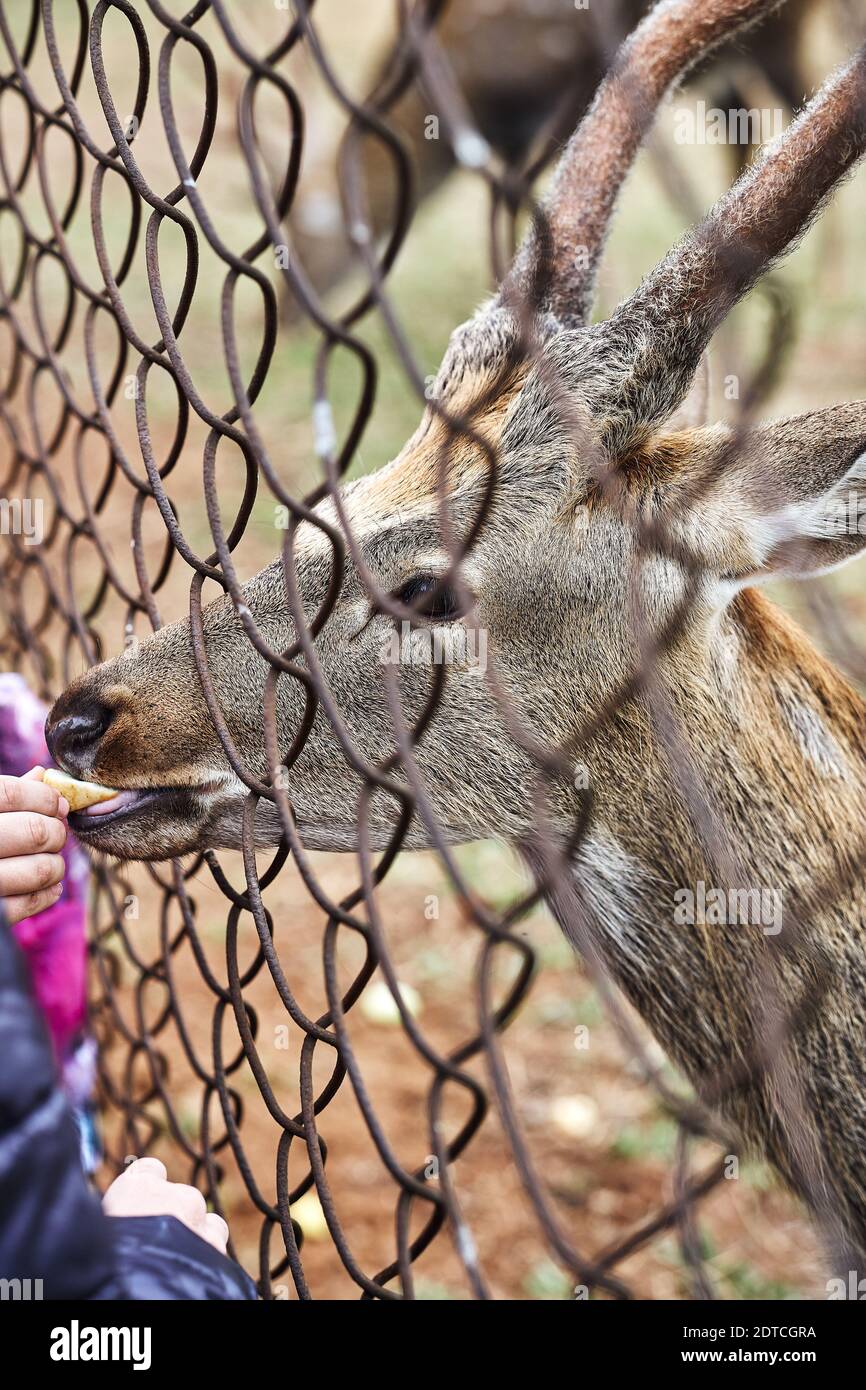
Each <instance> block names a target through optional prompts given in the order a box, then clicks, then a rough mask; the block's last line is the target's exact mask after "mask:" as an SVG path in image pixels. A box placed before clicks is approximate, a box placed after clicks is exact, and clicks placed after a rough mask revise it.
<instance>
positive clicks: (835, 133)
mask: <svg viewBox="0 0 866 1390" xmlns="http://www.w3.org/2000/svg"><path fill="white" fill-rule="evenodd" d="M864 151H866V45H864V47H863V48H861V49H860V51H859V53H858V54H857V56H856V57H855V58H854V59H852V61H851V62H850V63H849V65H848V66H847V67H845V68H843V69H842V70H841V72H839V73H838V74H837V75H836V76H835V77H833V78H831V79H830V80H829V81H828V82H827V83H826V84H825V86H824V87H823V88H822V89H821V91H820V92H819V93H818V95H817V96H816V97H815V98H814V99H813V101H812V102H811V103H810V104H809V105H808V106H807V107H806V108H805V110H804V111H803V112H802V114H801V115H800V116H799V117H798V119H797V120H796V121H795V122H794V123H793V124H792V125H791V126H790V127H789V129H788V130H787V131H786V132H785V134H784V135H782V136H781V137H780V138H779V139H778V140H777V141H776V142H774V144H773V145H771V146H769V147H768V149H767V152H766V153H765V155H764V157H763V158H762V159H760V160H759V161H758V162H757V164H756V165H755V166H754V167H753V169H751V170H749V171H748V172H747V173H745V174H744V175H743V176H742V177H741V178H740V179H739V180H738V182H737V183H735V184H734V186H733V188H732V189H731V190H730V192H729V193H728V194H727V195H726V196H725V197H724V198H722V199H721V200H720V201H719V202H718V203H717V204H716V206H715V207H714V208H713V209H712V211H711V212H710V213H709V215H708V216H707V217H706V218H705V219H704V221H703V222H701V223H699V224H698V226H697V227H695V228H693V229H692V231H691V232H689V233H688V234H687V235H686V236H685V237H684V238H683V240H682V241H681V242H680V243H679V244H678V245H677V246H676V247H675V248H674V249H673V251H671V252H669V254H668V255H667V256H666V257H665V259H664V260H663V261H661V262H660V263H659V265H658V266H656V268H655V270H653V271H652V272H651V273H650V274H649V275H648V276H647V278H646V279H645V280H644V281H643V283H642V284H641V285H640V286H639V287H638V289H637V290H636V292H635V293H634V294H633V295H632V296H631V298H630V299H628V300H626V301H625V303H624V304H622V305H621V306H620V308H619V309H618V310H617V311H616V313H615V314H614V315H613V316H612V318H611V319H610V320H609V322H608V323H607V324H604V325H600V326H599V327H600V331H601V332H602V333H603V334H604V336H605V338H606V340H607V342H608V350H609V351H610V350H611V349H612V350H613V354H614V355H615V356H616V357H617V358H618V359H619V362H620V364H621V367H622V373H623V375H622V377H621V378H620V381H619V383H618V385H617V387H616V389H615V392H614V393H613V398H609V399H607V400H605V401H594V402H593V410H594V412H595V413H596V414H597V415H599V416H600V417H603V418H604V419H605V431H606V434H607V436H608V438H607V443H608V445H609V447H610V449H611V450H612V452H613V453H614V454H620V455H621V454H622V453H623V451H625V450H626V449H627V448H628V447H629V446H630V445H631V444H633V443H634V442H635V441H636V440H637V439H639V438H640V437H641V436H642V435H645V434H646V433H647V432H648V431H649V430H650V429H651V428H652V427H653V425H655V424H658V423H659V422H661V421H663V420H665V419H666V418H667V417H668V416H669V415H670V413H671V412H672V411H673V410H674V409H675V408H676V407H677V406H678V405H679V403H680V402H681V401H682V399H683V398H684V396H685V395H686V392H687V391H688V388H689V386H690V384H691V382H692V380H693V378H694V374H695V371H696V369H697V365H698V363H699V361H700V357H701V353H702V352H703V350H704V348H705V347H706V346H707V343H708V342H709V340H710V338H711V337H712V335H713V333H714V332H715V330H716V328H718V326H719V324H720V323H721V322H722V320H723V319H724V318H725V316H726V315H727V314H728V312H729V311H730V310H731V309H732V308H733V306H734V305H735V304H736V303H737V301H738V300H739V299H741V298H742V296H743V295H744V294H745V293H746V292H747V290H749V289H750V288H751V286H752V285H753V284H754V283H755V281H756V280H757V279H758V278H759V277H760V276H761V275H763V274H764V272H765V271H767V270H768V269H769V268H770V267H771V266H772V265H773V263H774V262H775V261H776V260H777V259H778V258H779V257H780V256H781V255H783V254H784V253H785V252H786V251H788V250H790V249H791V247H792V246H794V245H795V244H796V242H797V241H798V240H799V239H800V237H801V236H802V235H803V234H804V233H805V231H806V230H807V228H808V227H809V226H810V224H811V223H812V221H813V220H814V218H815V217H816V216H817V214H818V212H819V211H820V209H821V207H822V204H823V203H824V202H825V200H826V198H827V197H828V195H829V193H830V192H831V191H832V189H833V188H834V187H835V185H836V184H837V183H838V182H839V180H840V179H842V178H843V177H844V176H845V174H846V173H848V171H849V170H850V169H851V168H852V167H853V166H854V164H855V163H856V162H857V161H858V160H859V159H860V158H861V156H862V155H863V153H864Z"/></svg>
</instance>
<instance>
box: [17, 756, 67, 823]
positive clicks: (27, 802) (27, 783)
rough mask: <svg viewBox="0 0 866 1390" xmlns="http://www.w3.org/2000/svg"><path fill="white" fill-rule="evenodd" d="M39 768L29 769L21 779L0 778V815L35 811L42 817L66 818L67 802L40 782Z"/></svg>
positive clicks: (40, 770)
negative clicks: (8, 812)
mask: <svg viewBox="0 0 866 1390" xmlns="http://www.w3.org/2000/svg"><path fill="white" fill-rule="evenodd" d="M43 771H44V769H43V768H41V767H34V768H31V769H30V771H29V772H28V773H26V774H25V775H24V776H23V777H0V813H2V812H5V811H37V812H38V813H39V814H40V815H43V816H52V817H54V816H67V815H68V814H69V802H68V801H67V800H66V797H65V796H61V795H60V794H59V792H56V791H55V790H54V788H53V787H46V785H45V783H44V782H43V781H42V773H43Z"/></svg>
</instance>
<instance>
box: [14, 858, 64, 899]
mask: <svg viewBox="0 0 866 1390" xmlns="http://www.w3.org/2000/svg"><path fill="white" fill-rule="evenodd" d="M65 871H66V865H65V864H64V862H63V858H62V856H61V855H59V854H24V855H21V856H19V857H18V858H16V859H0V898H8V897H16V896H18V895H22V896H23V895H26V894H29V893H38V892H41V891H42V889H43V888H53V887H54V886H55V884H57V883H60V881H61V879H62V878H63V875H64V873H65Z"/></svg>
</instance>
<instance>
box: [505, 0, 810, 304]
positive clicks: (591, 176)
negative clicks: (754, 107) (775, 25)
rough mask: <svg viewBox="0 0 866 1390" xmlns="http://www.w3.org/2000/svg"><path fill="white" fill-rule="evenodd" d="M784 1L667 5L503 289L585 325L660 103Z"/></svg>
mask: <svg viewBox="0 0 866 1390" xmlns="http://www.w3.org/2000/svg"><path fill="white" fill-rule="evenodd" d="M782 3H783V0H660V3H659V4H657V5H656V6H655V8H654V9H653V10H651V11H650V13H649V14H648V15H647V17H646V18H645V19H644V20H643V21H642V23H641V24H639V25H638V27H637V29H635V31H634V33H633V34H632V35H631V36H630V37H629V38H628V39H627V40H626V42H625V43H624V44H623V46H622V48H621V49H620V52H619V53H618V55H617V57H616V59H615V61H614V64H613V66H612V68H611V70H610V72H609V73H608V75H607V77H606V78H605V80H604V81H603V82H602V84H601V86H600V87H599V89H598V92H597V94H596V98H595V101H594V102H593V104H592V106H591V107H590V109H589V111H588V112H587V114H586V116H585V117H584V119H583V120H582V121H581V123H580V125H579V126H578V128H577V130H576V131H575V133H574V135H573V136H572V137H571V140H570V141H569V142H568V145H567V146H566V148H565V152H564V154H563V156H562V158H561V160H560V163H559V166H558V168H557V171H556V174H555V176H554V180H553V186H552V190H551V193H550V195H549V197H548V199H547V202H546V205H545V207H544V210H543V213H542V214H541V215H540V216H539V217H538V218H537V219H536V222H535V225H534V227H533V230H532V231H531V232H530V234H529V236H528V237H527V239H526V241H525V242H524V244H523V246H522V247H521V250H520V251H519V252H518V255H517V257H516V259H515V262H514V265H513V267H512V270H511V272H510V273H509V276H508V278H507V279H506V281H505V282H504V284H503V287H502V288H503V294H504V295H505V296H509V295H513V294H514V293H515V291H516V292H517V293H519V294H520V295H521V296H522V297H524V298H525V297H526V296H529V297H530V298H533V299H534V298H537V299H539V300H540V303H539V306H538V307H540V308H542V309H549V310H550V311H552V312H553V313H554V315H555V316H556V317H557V318H559V319H561V320H562V321H563V322H572V323H585V322H586V320H587V318H588V316H589V313H590V310H591V308H592V301H593V296H594V288H595V277H596V272H597V269H598V263H599V261H600V259H601V253H602V250H603V249H604V243H605V239H606V237H607V230H608V227H609V225H610V220H611V215H612V213H613V209H614V206H615V203H616V200H617V197H618V195H619V191H620V189H621V188H622V185H623V183H624V182H625V178H626V175H627V174H628V171H629V169H630V168H631V166H632V164H633V162H634V158H635V155H636V154H637V152H638V150H639V149H640V146H641V144H642V142H643V140H644V138H645V136H646V135H647V133H648V131H649V129H650V127H651V125H652V123H653V120H654V118H655V114H656V111H657V110H658V107H659V104H660V103H661V101H662V100H663V99H664V97H665V95H666V93H667V92H668V91H669V90H670V89H671V87H672V86H673V85H674V84H675V83H677V82H679V81H681V80H682V79H683V78H684V77H685V75H686V74H687V73H688V72H689V70H690V69H691V68H692V67H694V65H695V63H697V62H698V61H699V60H700V59H701V58H703V57H704V56H705V55H706V54H708V53H709V52H710V51H711V50H712V49H713V48H715V47H716V45H717V44H719V43H720V42H721V41H722V40H723V39H726V38H729V37H730V36H731V35H732V34H735V33H737V32H738V31H739V30H741V29H744V28H746V27H747V26H748V25H750V24H752V23H754V22H755V21H756V20H757V19H760V18H762V17H763V16H764V15H767V14H769V13H770V12H771V11H773V10H775V9H778V8H779V6H780V5H781V4H782ZM533 283H534V284H535V285H536V286H539V288H536V289H535V290H534V291H533Z"/></svg>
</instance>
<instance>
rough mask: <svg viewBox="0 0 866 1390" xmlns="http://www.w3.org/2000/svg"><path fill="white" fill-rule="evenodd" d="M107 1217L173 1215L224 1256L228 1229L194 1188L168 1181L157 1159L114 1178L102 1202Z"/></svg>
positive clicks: (139, 1161)
mask: <svg viewBox="0 0 866 1390" xmlns="http://www.w3.org/2000/svg"><path fill="white" fill-rule="evenodd" d="M102 1207H103V1210H104V1211H105V1212H106V1214H107V1215H108V1216H174V1217H176V1218H177V1220H178V1221H182V1222H183V1224H184V1225H185V1226H188V1227H189V1229H190V1230H191V1231H194V1232H195V1233H196V1235H198V1236H201V1238H202V1240H206V1241H207V1242H208V1244H209V1245H212V1246H214V1248H215V1249H217V1250H219V1251H220V1253H221V1254H225V1250H226V1246H227V1244H228V1237H229V1228H228V1226H227V1225H226V1223H225V1221H224V1220H223V1219H222V1217H221V1216H218V1215H217V1214H216V1212H209V1211H208V1209H207V1202H206V1201H205V1199H204V1197H203V1196H202V1194H201V1193H200V1192H199V1190H198V1188H197V1187H188V1186H187V1185H186V1184H185V1183H179V1182H168V1181H167V1176H166V1171H165V1166H164V1164H162V1163H160V1161H159V1159H158V1158H139V1159H136V1160H135V1162H134V1163H130V1164H129V1166H128V1167H127V1169H126V1170H125V1172H123V1173H121V1175H120V1177H119V1178H115V1180H114V1182H113V1183H112V1184H111V1186H110V1187H109V1189H108V1191H107V1192H106V1194H105V1196H104V1197H103V1199H102Z"/></svg>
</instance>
